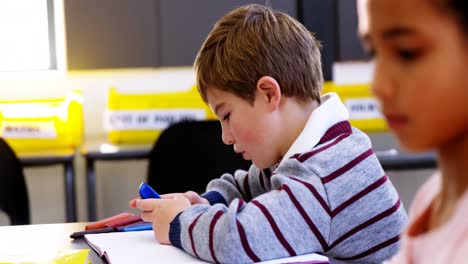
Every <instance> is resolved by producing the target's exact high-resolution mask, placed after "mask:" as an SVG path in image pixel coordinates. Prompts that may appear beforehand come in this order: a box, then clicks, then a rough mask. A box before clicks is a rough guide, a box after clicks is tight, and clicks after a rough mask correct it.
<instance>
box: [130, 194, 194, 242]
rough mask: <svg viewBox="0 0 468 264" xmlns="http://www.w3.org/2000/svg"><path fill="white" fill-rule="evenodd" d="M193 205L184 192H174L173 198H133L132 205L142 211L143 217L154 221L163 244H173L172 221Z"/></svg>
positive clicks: (154, 227)
mask: <svg viewBox="0 0 468 264" xmlns="http://www.w3.org/2000/svg"><path fill="white" fill-rule="evenodd" d="M190 206H191V204H190V200H189V199H187V198H186V197H185V196H184V195H183V194H173V195H172V197H171V198H166V197H163V199H133V200H132V201H130V207H132V208H137V209H140V210H141V211H142V213H141V218H142V219H143V220H144V221H146V222H151V223H153V232H154V235H155V237H156V239H157V240H158V241H159V243H161V244H168V245H169V244H171V242H170V241H169V228H170V223H171V221H172V220H174V217H175V216H176V215H177V214H178V213H180V212H182V211H183V210H185V209H187V208H189V207H190Z"/></svg>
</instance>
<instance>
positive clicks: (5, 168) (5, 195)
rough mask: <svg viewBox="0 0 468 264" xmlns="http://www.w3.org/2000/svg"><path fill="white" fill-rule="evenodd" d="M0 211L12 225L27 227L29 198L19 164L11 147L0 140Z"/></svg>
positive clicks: (28, 221)
mask: <svg viewBox="0 0 468 264" xmlns="http://www.w3.org/2000/svg"><path fill="white" fill-rule="evenodd" d="M0 210H3V211H4V212H5V213H6V214H7V215H8V217H9V218H10V223H11V224H12V225H28V224H30V223H31V220H30V215H29V198H28V191H27V188H26V181H25V178H24V174H23V168H22V166H21V162H20V161H19V159H18V158H17V157H16V155H15V153H14V151H13V150H12V149H11V147H10V146H9V145H8V144H7V143H6V142H5V141H4V140H3V139H2V138H0Z"/></svg>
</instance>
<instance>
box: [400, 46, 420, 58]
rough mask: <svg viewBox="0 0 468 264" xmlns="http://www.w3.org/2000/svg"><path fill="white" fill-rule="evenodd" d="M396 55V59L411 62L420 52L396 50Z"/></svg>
mask: <svg viewBox="0 0 468 264" xmlns="http://www.w3.org/2000/svg"><path fill="white" fill-rule="evenodd" d="M397 54H398V57H400V58H401V59H402V60H404V61H412V60H414V59H416V58H417V57H418V56H419V54H420V52H419V51H417V50H410V49H398V50H397Z"/></svg>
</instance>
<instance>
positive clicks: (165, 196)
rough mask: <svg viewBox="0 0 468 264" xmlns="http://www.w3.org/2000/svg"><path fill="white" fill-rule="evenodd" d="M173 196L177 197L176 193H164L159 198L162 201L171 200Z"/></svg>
mask: <svg viewBox="0 0 468 264" xmlns="http://www.w3.org/2000/svg"><path fill="white" fill-rule="evenodd" d="M175 195H178V193H166V194H162V195H161V198H163V199H173V198H174V196H175Z"/></svg>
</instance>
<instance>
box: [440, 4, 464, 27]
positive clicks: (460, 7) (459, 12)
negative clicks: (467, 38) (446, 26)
mask: <svg viewBox="0 0 468 264" xmlns="http://www.w3.org/2000/svg"><path fill="white" fill-rule="evenodd" d="M445 7H446V8H447V9H448V10H449V11H450V12H453V13H454V14H455V16H456V17H457V19H458V22H459V23H460V25H461V27H462V29H463V31H464V32H466V33H468V1H467V0H448V1H445Z"/></svg>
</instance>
